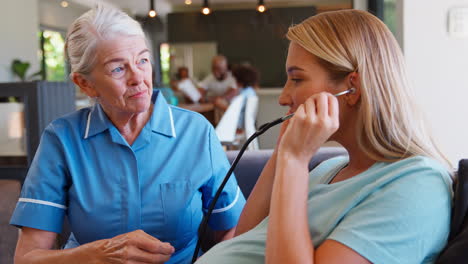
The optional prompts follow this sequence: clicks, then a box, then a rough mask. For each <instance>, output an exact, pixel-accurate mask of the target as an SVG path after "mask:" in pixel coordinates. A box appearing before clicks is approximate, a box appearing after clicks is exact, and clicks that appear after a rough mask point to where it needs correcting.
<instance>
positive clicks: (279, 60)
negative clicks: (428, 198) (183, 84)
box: [0, 0, 468, 178]
mask: <svg viewBox="0 0 468 264" xmlns="http://www.w3.org/2000/svg"><path fill="white" fill-rule="evenodd" d="M97 2H106V3H108V4H111V5H114V6H117V7H119V8H121V9H122V10H124V11H125V12H127V13H128V14H129V15H130V16H132V17H134V18H136V19H137V20H138V21H140V22H141V24H142V25H143V28H144V30H145V32H146V34H147V36H148V37H149V39H150V42H151V43H150V45H151V50H152V54H153V57H154V58H153V62H154V63H153V68H154V71H155V73H154V77H155V78H154V86H155V87H156V88H159V89H161V90H162V91H163V94H164V95H165V96H166V97H167V99H168V101H169V102H170V103H172V104H175V105H179V106H181V107H185V108H188V109H192V110H195V111H199V112H201V113H202V114H204V115H205V116H206V117H207V118H208V119H209V120H210V121H212V123H213V125H214V126H217V125H218V122H220V119H221V118H222V114H223V113H221V115H219V113H218V114H217V113H214V114H213V113H211V112H210V111H212V109H213V107H212V106H211V108H210V106H209V105H203V106H206V107H207V108H200V104H193V103H189V102H186V101H184V98H183V96H181V95H180V94H178V93H177V92H176V91H175V90H174V89H171V81H173V80H174V79H176V78H177V70H178V69H179V68H180V67H186V68H187V70H188V75H189V77H190V79H191V80H193V82H194V83H195V84H197V83H198V82H200V81H201V80H203V79H204V78H205V77H206V76H207V75H209V74H210V72H211V59H212V58H213V56H215V55H217V54H223V55H225V56H226V57H227V59H228V65H229V66H230V67H232V66H235V65H252V66H254V67H255V68H256V69H257V71H258V72H259V74H260V79H259V82H258V84H257V86H258V87H256V88H258V89H256V93H257V96H258V103H257V104H256V107H255V108H256V111H254V112H255V113H256V114H255V115H254V116H253V117H252V118H253V122H254V124H255V125H256V126H257V127H258V126H259V125H261V124H263V123H265V122H268V121H271V120H273V119H275V118H277V117H280V116H282V115H283V114H284V113H285V111H286V109H284V108H282V107H280V106H278V104H277V100H278V96H279V93H280V91H281V88H282V86H283V84H284V82H285V80H286V74H285V70H284V64H285V59H286V55H287V46H288V42H287V40H286V39H285V37H284V36H285V33H286V31H287V29H288V27H289V26H291V25H294V24H297V23H299V22H301V21H302V20H303V19H305V18H307V17H309V16H311V15H314V14H318V13H321V12H324V11H330V10H339V9H350V8H355V9H361V10H367V11H370V12H372V13H373V14H375V15H377V16H378V17H379V18H381V19H382V20H383V21H384V22H385V23H386V24H387V25H388V26H389V28H390V29H391V31H392V32H393V33H394V35H395V37H396V39H397V40H398V42H399V44H400V46H401V48H402V50H403V52H404V54H405V58H406V63H407V66H408V70H409V76H410V80H411V82H412V84H413V86H414V91H415V94H416V96H417V102H416V103H418V104H419V105H420V106H421V107H422V108H423V110H424V112H425V113H426V117H427V119H428V121H429V124H430V126H431V128H432V129H433V131H434V134H435V138H436V139H437V141H439V143H440V145H441V146H442V148H443V150H444V151H445V153H447V155H448V157H449V158H450V160H451V161H452V162H453V165H454V166H455V165H456V164H455V163H456V162H457V161H458V160H459V159H461V158H467V157H468V140H466V135H468V106H467V103H466V102H467V99H466V98H467V97H468V80H467V78H466V76H467V74H468V73H467V69H468V1H466V0H443V1H442V0H293V1H285V0H209V1H207V0H132V1H128V0H101V1H97V0H69V1H61V0H3V1H1V3H0V7H1V8H0V36H1V44H0V178H1V177H3V178H8V177H11V178H15V177H16V178H17V177H19V178H21V177H22V176H21V175H23V174H24V173H25V170H26V168H27V166H28V164H29V162H30V161H31V159H32V156H33V155H34V152H35V148H36V147H37V144H38V142H39V137H40V133H41V132H42V130H43V129H44V127H45V126H46V125H47V124H48V123H49V122H50V121H51V120H53V119H55V118H56V117H57V116H60V115H63V114H65V113H67V112H70V111H73V110H75V109H78V108H81V107H85V106H88V105H89V100H88V98H86V96H84V95H83V94H81V93H80V92H79V91H78V90H77V89H76V88H75V87H74V85H72V84H70V83H69V79H68V74H69V66H68V65H67V62H66V61H65V56H64V53H63V51H64V49H63V46H64V38H65V35H66V31H67V28H68V26H69V25H70V24H71V23H72V22H73V20H75V19H76V18H77V17H78V16H80V15H81V14H83V13H84V12H86V11H87V10H89V9H90V8H91V7H92V6H93V5H94V4H95V3H97ZM207 8H208V9H207ZM150 11H153V12H150ZM277 135H278V128H276V129H273V130H271V131H269V132H267V133H266V134H264V135H263V136H262V137H260V138H259V140H258V148H260V149H269V148H273V147H274V144H275V142H276V137H277ZM331 144H333V143H331ZM18 175H20V176H18Z"/></svg>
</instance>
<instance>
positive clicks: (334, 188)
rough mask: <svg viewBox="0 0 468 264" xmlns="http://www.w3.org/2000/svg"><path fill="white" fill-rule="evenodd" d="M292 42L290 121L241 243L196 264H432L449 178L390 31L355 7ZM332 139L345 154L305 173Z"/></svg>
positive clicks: (305, 29)
mask: <svg viewBox="0 0 468 264" xmlns="http://www.w3.org/2000/svg"><path fill="white" fill-rule="evenodd" d="M287 37H288V38H289V39H290V40H291V43H290V46H289V53H288V58H287V62H286V72H287V74H288V80H287V83H286V84H285V86H284V89H283V92H282V94H281V96H280V99H279V102H280V104H281V105H285V106H289V108H290V112H291V113H295V114H294V117H293V118H292V119H290V122H289V123H286V124H284V125H283V127H282V132H281V136H280V139H279V141H278V145H277V147H276V149H275V152H274V154H273V156H272V158H271V159H270V160H269V162H268V163H267V165H266V167H265V168H264V170H263V172H262V174H261V176H260V178H259V180H258V182H257V184H256V186H255V188H254V190H253V192H252V194H251V195H250V197H249V199H248V201H247V205H246V206H245V208H244V210H243V213H242V215H241V219H240V221H239V224H238V227H237V229H236V237H235V238H233V239H231V240H229V241H226V242H223V243H221V244H218V245H217V246H215V247H214V248H213V249H211V250H210V251H208V252H207V253H206V254H205V255H204V256H203V257H202V258H201V259H200V260H199V262H197V263H224V264H229V263H243V264H248V263H264V262H266V263H301V264H303V263H327V264H333V263H336V264H342V263H347V264H356V263H384V264H385V263H415V264H416V263H418V264H419V263H433V262H434V260H435V258H436V257H437V255H438V253H439V252H440V251H441V250H442V248H443V247H444V245H445V243H446V239H447V237H448V233H449V221H450V210H451V178H450V174H449V172H448V170H447V169H446V167H444V165H443V164H444V162H445V161H444V158H443V156H442V154H441V153H440V152H439V151H438V149H437V147H436V146H435V145H434V144H433V141H432V140H431V137H430V136H429V135H428V133H427V130H426V128H425V127H424V125H423V124H422V122H421V121H420V120H422V119H421V118H420V116H419V115H418V114H417V113H418V112H417V109H415V107H414V104H413V99H412V96H411V93H410V92H409V88H408V84H407V81H406V76H405V67H404V64H403V57H402V54H401V51H400V49H399V48H398V45H397V42H396V41H395V39H394V38H393V36H392V34H391V33H390V31H389V30H388V28H387V27H386V26H385V25H384V24H383V23H382V22H381V21H380V20H379V19H377V18H376V17H374V16H372V15H371V14H369V13H367V12H363V11H356V10H347V11H337V12H329V13H323V14H320V15H317V16H314V17H311V18H308V19H307V20H305V21H304V22H302V23H301V24H299V25H296V26H293V27H291V28H290V29H289V32H288V34H287ZM350 88H354V89H355V92H354V93H350V94H347V95H345V96H342V97H339V98H336V97H334V96H333V95H332V94H335V93H338V92H341V91H345V90H348V89H350ZM327 140H335V141H337V142H339V143H340V144H341V145H343V146H344V147H345V148H346V149H347V151H348V154H349V157H338V158H333V159H331V160H327V161H325V162H323V163H322V164H321V165H319V166H318V167H317V168H316V169H314V170H313V171H312V172H310V173H309V172H308V170H307V164H308V162H309V160H310V159H311V157H312V156H313V155H314V153H315V152H316V151H317V150H318V148H319V147H320V146H321V145H322V144H323V143H324V142H325V141H327Z"/></svg>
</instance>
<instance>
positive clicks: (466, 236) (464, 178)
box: [436, 159, 468, 264]
mask: <svg viewBox="0 0 468 264" xmlns="http://www.w3.org/2000/svg"><path fill="white" fill-rule="evenodd" d="M462 263H463V264H466V263H468V159H462V160H460V162H459V165H458V175H457V181H456V184H455V185H454V196H453V208H452V219H451V223H450V235H449V240H448V243H447V246H446V247H445V249H444V250H443V251H442V253H441V254H440V256H439V258H438V260H437V262H436V264H462Z"/></svg>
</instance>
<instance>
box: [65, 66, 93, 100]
mask: <svg viewBox="0 0 468 264" xmlns="http://www.w3.org/2000/svg"><path fill="white" fill-rule="evenodd" d="M71 79H72V81H73V82H74V83H75V84H76V85H77V86H78V87H80V90H81V91H82V92H83V93H85V94H86V95H87V96H89V97H98V93H97V92H96V90H95V89H94V87H93V85H92V83H91V82H90V81H89V80H88V79H87V78H86V77H85V76H83V75H82V74H81V73H77V72H74V73H72V74H71Z"/></svg>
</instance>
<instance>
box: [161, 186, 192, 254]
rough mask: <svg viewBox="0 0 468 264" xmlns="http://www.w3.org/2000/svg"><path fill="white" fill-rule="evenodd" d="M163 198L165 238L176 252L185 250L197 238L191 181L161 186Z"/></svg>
mask: <svg viewBox="0 0 468 264" xmlns="http://www.w3.org/2000/svg"><path fill="white" fill-rule="evenodd" d="M160 186H161V196H162V197H161V198H162V205H163V211H164V222H165V223H164V238H165V239H166V241H165V242H169V243H171V245H172V246H174V248H175V249H176V250H179V249H181V248H184V247H185V246H186V245H187V244H188V243H189V242H190V240H191V239H192V238H193V237H194V236H195V234H196V232H197V230H193V228H192V226H193V225H192V214H193V211H194V210H195V208H192V206H191V205H192V199H193V194H194V193H193V191H192V190H191V188H190V182H189V181H178V182H170V183H164V184H161V185H160ZM200 210H201V209H200Z"/></svg>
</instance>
